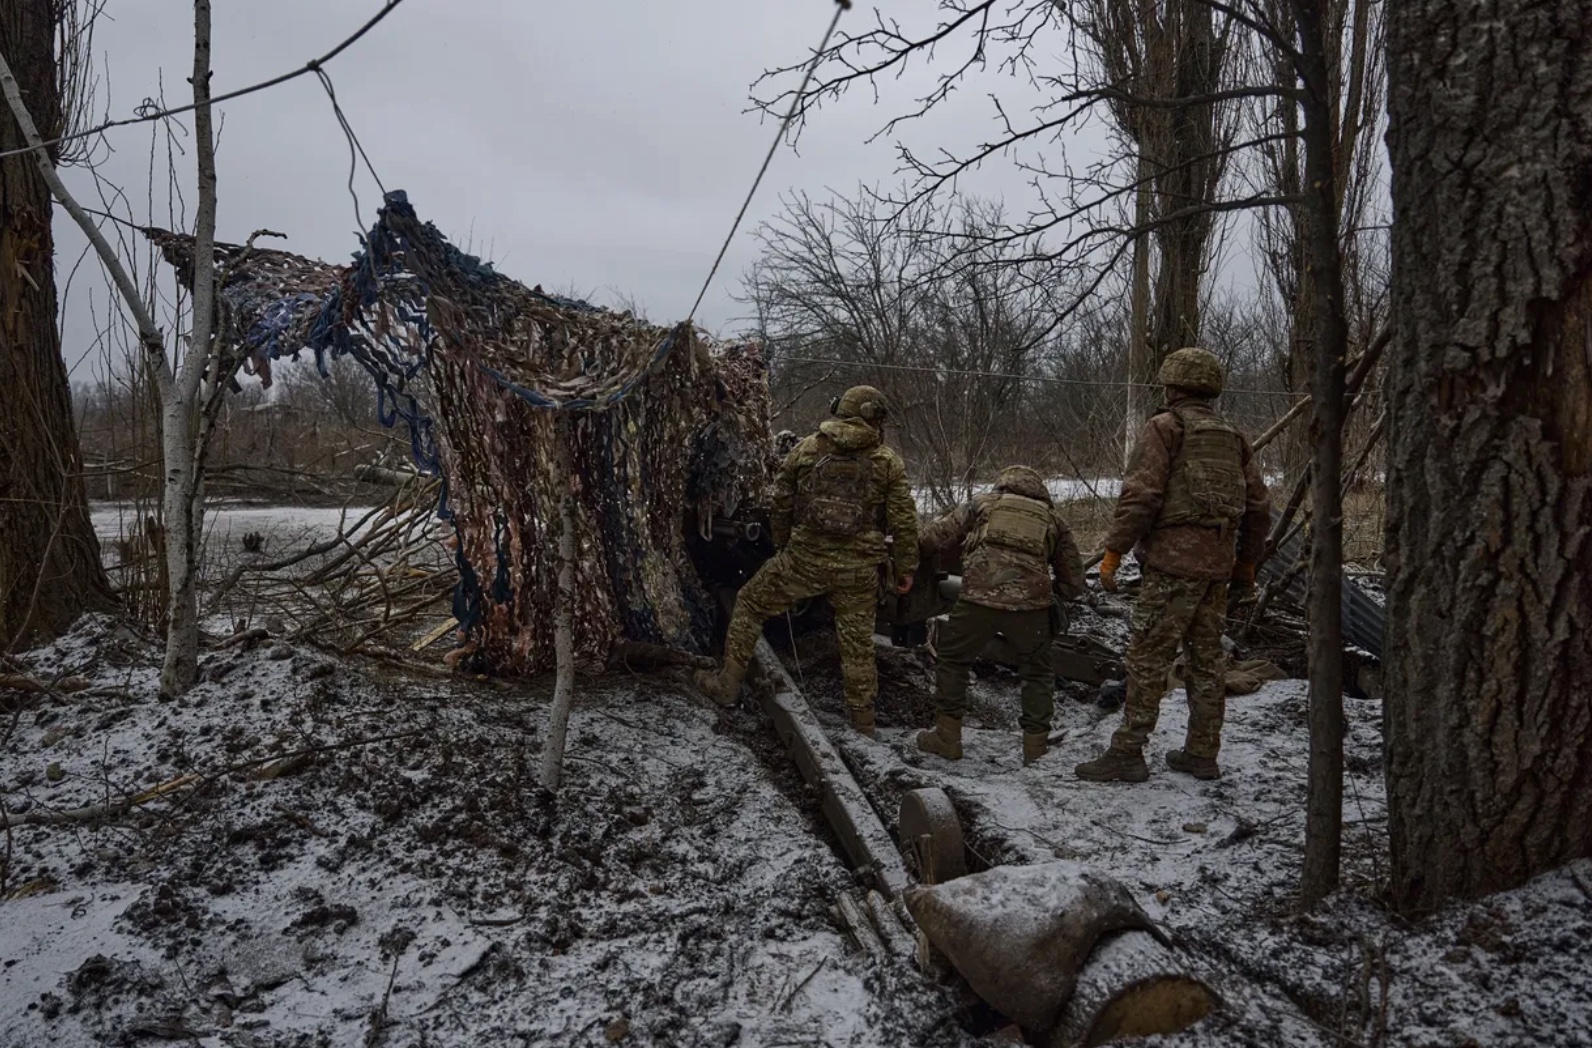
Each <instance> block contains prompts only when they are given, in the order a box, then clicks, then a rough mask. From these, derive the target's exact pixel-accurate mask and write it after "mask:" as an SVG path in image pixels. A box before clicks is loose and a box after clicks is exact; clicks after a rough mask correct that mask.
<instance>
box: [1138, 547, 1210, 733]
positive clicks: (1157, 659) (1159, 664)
mask: <svg viewBox="0 0 1592 1048" xmlns="http://www.w3.org/2000/svg"><path fill="white" fill-rule="evenodd" d="M1226 613H1227V582H1226V581H1225V580H1218V581H1213V580H1210V579H1184V578H1178V577H1177V576H1176V575H1167V574H1163V573H1162V572H1159V571H1155V570H1153V569H1146V570H1145V572H1144V582H1143V583H1142V584H1141V585H1140V587H1139V602H1138V606H1137V607H1136V608H1135V609H1134V612H1133V636H1132V638H1131V639H1130V640H1129V641H1128V654H1127V658H1126V659H1125V660H1124V661H1125V662H1126V664H1127V669H1128V697H1127V704H1126V705H1125V707H1124V708H1123V711H1122V727H1120V728H1118V729H1117V731H1116V734H1115V735H1113V736H1112V737H1111V748H1112V749H1114V750H1119V751H1128V752H1133V753H1140V752H1143V750H1144V744H1145V742H1146V741H1148V740H1149V738H1150V733H1151V732H1153V731H1154V730H1155V722H1156V720H1157V719H1158V718H1159V717H1160V713H1161V699H1162V697H1163V696H1164V695H1165V694H1166V688H1167V675H1168V673H1170V672H1171V669H1172V662H1173V660H1174V659H1176V658H1177V649H1178V646H1179V645H1180V644H1181V645H1182V646H1183V649H1184V650H1185V651H1186V652H1187V653H1188V674H1187V687H1188V737H1187V739H1186V740H1185V742H1184V746H1183V748H1184V749H1185V750H1186V751H1187V752H1188V753H1189V754H1191V755H1192V756H1195V757H1215V756H1216V751H1217V750H1218V749H1219V748H1220V747H1221V744H1222V718H1223V716H1224V715H1225V713H1226V710H1227V689H1226V686H1225V684H1224V674H1225V671H1226V664H1227V655H1226V652H1225V651H1223V650H1222V620H1223V617H1224V616H1225V615H1226Z"/></svg>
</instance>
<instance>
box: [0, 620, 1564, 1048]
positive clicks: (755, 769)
mask: <svg viewBox="0 0 1592 1048" xmlns="http://www.w3.org/2000/svg"><path fill="white" fill-rule="evenodd" d="M1080 614H1081V615H1084V614H1087V613H1083V612H1080ZM1086 625H1087V628H1090V629H1092V630H1096V631H1098V632H1101V633H1102V634H1103V635H1107V636H1111V635H1113V634H1112V633H1111V631H1112V630H1117V631H1120V630H1121V619H1120V617H1118V616H1114V615H1102V616H1098V621H1096V620H1094V619H1090V620H1088V622H1087V623H1086ZM879 653H880V670H881V689H882V690H881V696H880V722H881V731H880V736H879V739H878V740H877V741H866V740H862V739H860V738H858V737H856V736H852V735H848V734H846V733H845V732H844V731H843V730H841V728H840V725H841V719H840V718H841V712H842V709H841V705H842V704H841V699H840V694H839V686H838V680H837V679H836V667H835V660H834V653H833V644H832V641H831V640H829V639H828V638H827V637H826V636H825V634H823V633H822V632H821V631H820V632H818V633H815V634H811V635H808V636H805V637H803V638H801V639H800V641H799V642H798V644H797V645H796V647H795V649H794V650H793V651H790V652H788V653H787V655H786V657H787V660H788V664H789V665H790V666H791V668H792V672H793V674H794V675H795V676H796V677H797V679H798V680H799V681H800V682H801V683H802V686H803V688H804V690H805V691H806V692H807V694H808V695H809V697H810V698H811V700H812V702H813V704H814V706H815V708H816V709H817V710H818V711H819V713H820V717H821V718H823V719H824V720H825V721H826V723H828V724H829V725H830V726H831V728H832V729H833V731H832V734H833V735H834V736H835V737H836V738H837V740H838V741H839V742H840V744H841V747H842V750H843V752H844V754H845V755H846V757H847V759H848V762H849V763H850V764H851V765H852V766H853V768H854V770H855V771H856V772H857V774H858V776H859V778H860V779H861V781H862V782H863V783H864V784H865V786H866V787H867V789H868V790H869V792H870V793H871V794H872V796H873V798H874V799H875V801H876V804H877V806H878V808H879V810H880V811H881V812H882V813H885V814H886V816H888V815H889V814H890V813H891V812H893V810H894V806H895V803H896V802H897V800H898V798H899V796H900V794H901V793H902V792H903V791H905V790H906V789H910V788H915V787H918V786H925V785H934V786H939V787H941V788H943V789H945V790H946V791H947V792H948V793H949V794H950V795H951V797H952V799H953V801H954V802H955V804H956V806H957V808H958V811H959V813H960V815H961V817H962V821H963V823H964V827H965V829H966V832H967V837H968V843H969V847H970V850H971V852H972V853H973V856H974V865H975V867H976V866H981V865H994V864H1001V863H1034V862H1044V861H1049V860H1050V859H1053V858H1058V857H1062V858H1075V859H1079V860H1082V861H1084V862H1087V863H1089V864H1090V865H1092V866H1095V867H1097V868H1100V869H1102V870H1104V871H1105V872H1107V873H1110V874H1112V875H1114V876H1115V877H1117V878H1119V879H1120V880H1121V881H1122V882H1123V883H1124V884H1126V885H1127V886H1128V887H1129V889H1130V890H1131V891H1132V892H1133V894H1134V895H1135V897H1136V898H1137V899H1138V900H1139V902H1140V904H1141V905H1142V906H1143V907H1144V908H1145V909H1146V910H1147V911H1148V912H1149V913H1151V914H1152V915H1153V916H1154V917H1155V918H1156V920H1157V921H1159V922H1160V923H1161V924H1162V925H1163V926H1164V927H1165V928H1166V929H1168V930H1169V931H1170V932H1171V933H1172V934H1173V935H1174V936H1175V937H1176V939H1177V940H1178V942H1179V943H1180V946H1181V948H1182V949H1183V950H1184V952H1185V955H1186V956H1187V957H1188V958H1189V959H1190V961H1191V963H1193V964H1194V965H1195V966H1196V968H1197V969H1198V970H1199V971H1201V972H1202V973H1203V974H1204V975H1205V976H1206V977H1207V978H1208V979H1209V980H1210V982H1211V983H1212V985H1214V986H1216V987H1217V988H1218V990H1219V991H1220V993H1221V994H1222V996H1223V999H1224V1002H1225V1005H1224V1007H1223V1009H1222V1010H1221V1012H1220V1013H1219V1014H1218V1015H1216V1016H1214V1017H1212V1018H1211V1019H1209V1020H1207V1021H1205V1022H1204V1023H1202V1024H1200V1025H1199V1026H1198V1027H1196V1028H1195V1029H1194V1030H1191V1031H1189V1032H1188V1033H1185V1034H1182V1035H1179V1036H1177V1037H1170V1038H1161V1039H1156V1040H1154V1041H1153V1043H1157V1044H1162V1045H1177V1046H1181V1048H1193V1046H1200V1048H1214V1046H1230V1045H1254V1046H1278V1045H1286V1046H1292V1045H1301V1046H1305V1045H1323V1046H1325V1045H1358V1046H1367V1048H1369V1046H1373V1045H1387V1046H1407V1048H1437V1046H1470V1045H1474V1046H1491V1045H1511V1046H1512V1045H1522V1046H1523V1045H1538V1044H1554V1045H1558V1044H1565V1045H1577V1044H1592V991H1589V987H1592V863H1586V862H1583V863H1580V864H1578V865H1576V866H1573V867H1570V868H1567V869H1565V870H1563V871H1560V872H1559V873H1555V874H1552V875H1549V876H1547V877H1544V878H1542V879H1540V880H1539V881H1538V882H1536V883H1535V884H1533V885H1530V886H1528V887H1527V888H1525V889H1522V890H1520V891H1517V892H1513V893H1509V894H1507V895H1503V896H1499V897H1497V898H1495V899H1492V900H1488V901H1486V902H1484V903H1481V904H1478V905H1476V906H1471V907H1465V908H1457V909H1454V910H1451V911H1449V912H1447V913H1444V914H1442V915H1439V916H1438V917H1437V918H1435V919H1433V920H1430V921H1427V922H1424V923H1421V924H1418V925H1409V924H1405V923H1403V922H1401V921H1399V920H1398V919H1397V918H1395V917H1393V916H1392V915H1391V914H1389V913H1388V912H1387V911H1386V910H1385V909H1384V908H1383V907H1382V906H1381V905H1380V903H1379V901H1378V900H1379V892H1380V888H1381V884H1382V879H1383V876H1384V871H1385V869H1386V853H1385V836H1386V834H1385V818H1386V809H1385V802H1384V795H1383V792H1382V787H1381V743H1380V727H1379V709H1378V708H1377V706H1376V704H1375V703H1374V702H1371V701H1368V700H1350V701H1349V705H1348V712H1349V720H1350V728H1351V731H1350V736H1349V738H1348V740H1347V750H1348V754H1347V755H1348V769H1349V779H1348V800H1347V807H1346V819H1347V822H1348V826H1347V827H1346V831H1345V878H1344V879H1345V886H1344V890H1343V891H1342V892H1340V893H1339V895H1337V896H1335V897H1334V898H1333V899H1332V900H1330V901H1329V902H1328V903H1327V904H1326V905H1325V906H1323V907H1321V908H1319V909H1318V910H1316V911H1314V912H1310V913H1303V912H1301V911H1300V910H1299V908H1298V906H1297V905H1296V902H1295V894H1294V893H1295V889H1296V885H1297V880H1298V873H1299V861H1300V854H1301V846H1302V839H1303V812H1304V781H1305V777H1304V769H1305V763H1306V747H1305V715H1306V703H1305V696H1304V690H1303V685H1302V683H1301V682H1297V681H1284V682H1279V683H1277V684H1273V685H1269V686H1268V687H1267V688H1265V689H1264V690H1263V691H1262V692H1260V693H1259V694H1256V695H1252V696H1246V697H1235V698H1233V699H1232V700H1230V704H1229V718H1228V729H1227V732H1226V736H1225V743H1224V750H1223V763H1224V767H1225V770H1226V777H1225V778H1224V779H1222V780H1221V781H1219V782H1215V783H1199V782H1195V781H1194V780H1191V779H1187V778H1184V777H1182V776H1177V775H1174V774H1172V773H1170V772H1169V771H1168V770H1167V769H1166V768H1165V766H1164V764H1163V763H1162V755H1163V754H1164V752H1165V750H1166V749H1168V748H1170V747H1172V746H1175V745H1177V744H1178V742H1179V741H1180V740H1181V731H1182V725H1183V714H1182V709H1181V696H1180V695H1179V694H1176V693H1174V695H1173V696H1171V697H1169V698H1168V699H1167V700H1166V703H1165V708H1164V714H1163V722H1162V725H1161V729H1160V731H1159V732H1158V734H1157V736H1156V739H1155V741H1154V742H1153V743H1152V747H1151V750H1150V753H1149V756H1150V759H1151V761H1152V766H1153V769H1154V771H1153V775H1152V778H1151V781H1150V782H1148V783H1144V784H1135V785H1114V786H1094V785H1088V784H1084V783H1081V782H1078V781H1077V780H1076V779H1075V778H1073V776H1072V775H1071V767H1072V764H1073V763H1075V762H1077V761H1078V760H1082V759H1085V758H1087V757H1088V756H1092V755H1093V754H1094V753H1095V752H1097V751H1098V749H1100V748H1101V747H1103V746H1104V745H1105V742H1106V740H1107V738H1108V737H1109V733H1110V731H1111V729H1112V727H1113V726H1114V724H1115V717H1116V715H1115V713H1114V712H1112V711H1109V710H1106V709H1102V708H1101V707H1100V706H1099V705H1097V704H1096V702H1095V699H1096V693H1095V690H1094V689H1092V688H1088V687H1082V686H1074V687H1070V688H1067V689H1063V691H1062V692H1060V693H1059V694H1058V719H1057V724H1058V727H1061V728H1064V729H1065V730H1066V731H1067V737H1066V738H1065V739H1064V740H1062V741H1061V742H1060V743H1059V744H1058V746H1057V748H1056V750H1055V752H1053V753H1052V754H1051V755H1050V756H1048V757H1047V758H1045V760H1043V761H1041V762H1040V763H1038V764H1036V765H1034V766H1032V767H1029V768H1024V767H1022V765H1021V762H1020V758H1019V750H1018V736H1017V731H1016V725H1015V716H1016V682H1015V680H1014V679H1013V678H1012V677H1011V675H1010V674H1009V673H1008V672H1007V671H1004V670H1001V669H999V668H997V667H984V668H983V671H982V673H981V675H980V677H979V679H978V680H977V682H976V683H975V686H974V709H973V712H972V714H971V715H970V717H969V719H968V722H967V729H968V731H967V751H968V756H967V758H966V759H965V760H963V761H961V762H956V763H952V762H946V761H943V760H940V759H939V758H933V757H928V756H926V755H923V754H921V753H919V752H918V751H917V750H916V749H915V748H914V746H913V745H912V735H913V732H914V731H915V730H916V729H917V728H919V727H921V726H923V725H925V724H926V723H927V722H928V716H929V710H930V702H929V696H930V689H931V688H932V663H931V661H930V660H929V659H928V658H927V656H926V655H925V654H924V653H921V652H913V651H905V650H900V649H891V648H888V647H881V648H880V649H879ZM157 659H158V649H157V648H156V647H155V646H154V645H153V644H151V643H149V642H148V641H146V640H144V639H142V638H139V637H137V636H135V635H134V634H132V633H130V632H128V631H127V630H126V629H125V628H122V627H118V626H116V625H114V624H112V623H110V622H108V621H104V620H95V621H89V622H86V623H85V624H84V625H83V626H82V627H81V628H80V629H79V630H78V631H77V632H76V633H74V634H73V635H72V636H70V637H69V638H67V639H66V640H64V641H62V642H60V643H58V644H56V645H53V646H51V647H50V648H47V649H43V650H41V651H38V652H34V653H32V654H30V655H29V656H27V657H26V658H25V660H24V662H25V663H26V668H27V669H28V671H29V672H30V673H32V674H33V675H35V676H37V677H40V678H44V679H48V680H53V681H57V685H56V688H55V690H54V691H53V692H52V693H49V694H45V695H32V696H26V695H22V694H20V693H15V692H7V693H3V694H0V703H3V704H4V712H5V716H4V719H3V721H0V803H3V805H4V810H5V811H6V812H7V813H8V818H9V820H10V821H11V825H10V827H9V828H8V831H7V834H6V839H5V842H4V849H5V850H4V853H3V855H4V859H5V864H4V884H3V886H0V896H3V897H4V898H3V901H0V1045H4V1046H6V1048H13V1046H15V1048H32V1046H35V1045H39V1046H43V1045H51V1046H60V1048H76V1046H79V1045H83V1046H87V1045H142V1044H159V1043H163V1042H165V1043H178V1044H199V1045H205V1046H262V1048H263V1046H273V1048H274V1046H288V1045H294V1046H297V1045H362V1046H374V1045H393V1046H421V1045H434V1046H441V1045H460V1046H464V1045H497V1044H506V1045H581V1044H593V1045H606V1044H636V1045H715V1046H717V1045H724V1046H765V1048H777V1046H815V1048H816V1046H835V1048H839V1046H871V1045H881V1046H883V1045H891V1046H893V1045H945V1046H953V1045H975V1044H987V1045H994V1044H999V1043H1009V1042H1008V1041H1005V1040H1003V1039H1002V1037H1003V1035H1001V1034H1000V1033H998V1030H999V1028H1000V1026H1001V1025H1002V1024H1001V1022H1000V1020H999V1018H998V1017H996V1016H992V1015H990V1014H988V1012H987V1010H981V1009H979V1008H977V1007H976V1006H971V1005H970V1002H969V1001H968V1000H967V998H966V997H965V995H964V994H962V993H961V992H960V991H959V989H958V988H957V987H956V986H955V985H954V984H951V985H931V984H929V983H928V982H926V981H925V980H924V979H922V978H921V977H919V976H918V975H917V974H916V973H915V971H914V970H912V969H910V968H883V969H881V968H878V967H875V966H873V965H872V964H870V963H869V962H868V961H867V960H866V959H865V957H864V955H863V954H861V953H860V952H859V951H858V950H857V949H856V948H855V946H854V945H853V944H852V943H851V942H850V941H849V940H848V939H847V937H846V935H845V933H844V932H843V931H842V929H841V926H840V924H839V923H838V922H837V921H836V919H835V917H834V916H833V914H832V912H831V906H832V904H833V900H834V898H835V896H836V895H837V893H838V892H840V891H841V890H843V889H845V888H848V887H850V886H852V885H853V883H854V882H853V878H852V876H851V874H850V873H849V872H848V870H847V868H846V864H845V863H844V862H843V861H842V860H841V858H840V857H839V855H838V853H837V851H836V850H835V848H834V846H833V843H832V840H831V838H830V836H829V833H828V831H827V828H826V827H825V826H824V825H823V824H822V822H821V820H820V819H819V818H818V816H817V813H816V808H815V804H814V798H813V796H812V795H811V793H810V792H809V791H808V790H807V789H806V787H805V786H803V784H802V783H801V781H800V779H799V777H798V776H797V775H796V774H795V772H794V771H793V770H792V768H791V766H790V764H789V761H788V759H787V758H786V757H785V756H784V754H783V751H782V750H781V749H780V748H779V747H778V746H777V744H776V743H775V742H774V741H773V738H772V732H771V729H770V725H769V724H768V722H767V721H766V720H765V719H764V717H763V715H762V714H761V712H759V710H758V709H757V708H756V706H755V704H754V703H753V702H752V701H751V700H750V699H744V700H743V702H742V704H741V705H740V706H739V707H737V708H735V709H732V710H729V711H719V710H717V709H713V708H711V707H710V706H709V705H708V704H707V703H705V702H704V701H703V700H702V699H700V698H699V697H698V696H696V695H695V694H694V693H692V691H691V690H690V689H689V688H688V687H686V686H685V683H684V681H683V680H682V679H681V678H680V677H679V676H677V675H673V674H671V673H667V672H666V673H663V674H656V675H650V676H634V677H630V676H626V677H609V678H606V679H603V680H600V681H583V682H582V685H581V690H580V699H579V702H578V704H577V708H576V711H575V715H574V719H573V727H572V731H571V741H570V750H569V755H568V762H567V764H566V785H565V787H564V789H563V791H562V792H561V793H560V794H559V795H558V796H557V798H549V797H548V796H546V795H544V794H542V793H541V792H540V790H539V789H538V788H537V786H536V784H535V783H536V768H537V764H538V760H539V756H540V751H541V740H542V732H543V727H544V724H545V720H546V712H547V708H546V707H547V700H548V685H547V683H546V682H532V683H530V684H527V685H516V686H499V685H493V684H490V683H483V682H472V681H468V680H442V679H430V678H424V677H417V676H415V675H413V674H409V673H403V672H398V671H395V670H393V669H391V668H390V667H386V666H384V665H383V664H381V663H376V662H371V661H363V660H357V659H353V660H332V659H329V658H327V657H325V656H323V655H320V654H317V653H315V652H314V651H312V650H310V649H307V648H295V647H293V646H289V645H285V644H279V643H276V642H266V643H263V644H260V645H258V646H255V647H253V648H250V649H248V650H228V651H222V652H212V653H210V654H207V655H206V656H205V678H206V679H205V682H204V683H203V684H201V685H200V686H199V687H198V688H197V689H196V690H195V691H194V692H193V693H192V694H191V695H189V696H187V697H185V698H183V699H182V700H179V701H175V702H167V701H161V700H160V699H159V697H158V695H157V688H156V684H155V678H156V673H157V670H158V662H157ZM190 776H191V777H192V778H190ZM151 790H162V791H163V792H161V793H160V795H159V796H156V797H153V798H149V797H147V796H140V795H141V794H144V793H145V792H146V791H151ZM134 797H138V798H139V799H140V801H141V803H139V804H138V805H136V806H134V807H131V808H127V807H126V806H125V803H124V802H125V801H126V800H127V799H128V798H134ZM96 805H98V806H102V810H99V811H88V812H83V811H82V809H85V808H92V807H93V806H96ZM107 805H108V806H109V808H108V809H105V808H104V807H103V806H107ZM74 812H75V813H76V814H66V813H74Z"/></svg>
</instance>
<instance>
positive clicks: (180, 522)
mask: <svg viewBox="0 0 1592 1048" xmlns="http://www.w3.org/2000/svg"><path fill="white" fill-rule="evenodd" d="M193 14H194V37H193V101H194V105H195V106H196V107H197V108H196V109H195V110H194V139H195V142H194V155H195V159H196V160H197V162H198V168H199V209H198V214H197V224H196V226H195V229H194V250H193V256H194V274H193V330H192V331H191V332H190V333H189V343H188V352H187V353H186V354H185V357H186V360H185V362H184V365H183V368H182V370H181V371H180V372H179V373H178V376H177V381H176V383H175V390H176V393H175V395H174V396H171V397H167V398H164V403H163V404H162V410H161V431H160V440H161V451H162V458H163V459H164V467H165V488H164V491H163V492H162V508H163V510H164V512H165V518H166V563H167V565H168V571H169V572H170V590H169V593H168V604H167V610H166V659H165V662H164V664H163V665H162V666H161V670H160V689H161V691H162V692H163V693H164V694H167V695H181V694H182V693H183V692H185V691H187V690H188V689H189V688H191V687H193V684H194V681H195V679H197V677H198V674H199V589H198V585H199V544H200V540H201V538H202V537H203V534H204V530H203V529H204V492H203V490H202V486H201V480H202V475H203V474H202V471H201V469H200V456H201V451H200V447H199V444H200V442H199V428H200V419H199V403H200V397H199V393H200V385H201V380H202V379H203V376H204V374H205V371H206V369H207V367H208V362H209V360H210V358H211V356H212V353H211V350H212V342H213V340H214V336H215V315H216V295H215V292H216V267H215V257H216V152H215V136H214V131H213V128H212V121H211V110H210V0H194V5H193Z"/></svg>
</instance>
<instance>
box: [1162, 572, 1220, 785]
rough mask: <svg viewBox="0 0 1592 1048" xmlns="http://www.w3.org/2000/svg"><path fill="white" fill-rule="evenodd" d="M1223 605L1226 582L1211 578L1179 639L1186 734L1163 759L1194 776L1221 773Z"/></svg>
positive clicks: (1218, 774)
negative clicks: (1185, 676)
mask: <svg viewBox="0 0 1592 1048" xmlns="http://www.w3.org/2000/svg"><path fill="white" fill-rule="evenodd" d="M1226 610H1227V583H1225V582H1212V583H1211V584H1210V589H1209V590H1208V591H1207V592H1206V593H1205V595H1204V599H1203V600H1201V601H1200V603H1199V606H1198V607H1197V608H1196V609H1195V612H1194V619H1193V621H1192V622H1191V623H1189V629H1188V634H1187V636H1186V637H1185V638H1184V641H1183V650H1184V651H1186V652H1187V653H1188V680H1187V682H1186V686H1187V688H1188V734H1187V735H1186V736H1185V738H1184V742H1183V748H1182V749H1181V750H1171V751H1169V752H1168V753H1167V755H1166V763H1167V766H1168V767H1170V768H1172V769H1173V770H1174V771H1180V772H1184V773H1186V774H1188V775H1192V776H1194V777H1195V778H1196V779H1217V778H1220V777H1221V774H1222V773H1221V769H1220V768H1219V767H1217V764H1216V754H1217V752H1218V751H1219V750H1220V749H1221V745H1222V720H1223V718H1224V716H1225V714H1226V712H1227V679H1226V677H1227V674H1226V669H1227V652H1226V651H1224V650H1223V648H1222V622H1223V615H1224V613H1225V612H1226Z"/></svg>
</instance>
